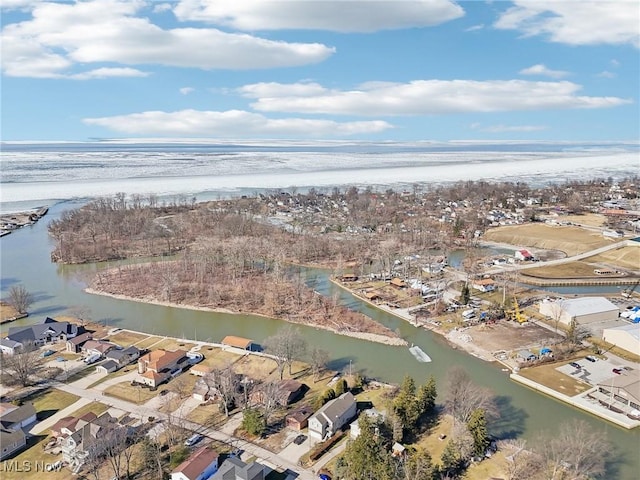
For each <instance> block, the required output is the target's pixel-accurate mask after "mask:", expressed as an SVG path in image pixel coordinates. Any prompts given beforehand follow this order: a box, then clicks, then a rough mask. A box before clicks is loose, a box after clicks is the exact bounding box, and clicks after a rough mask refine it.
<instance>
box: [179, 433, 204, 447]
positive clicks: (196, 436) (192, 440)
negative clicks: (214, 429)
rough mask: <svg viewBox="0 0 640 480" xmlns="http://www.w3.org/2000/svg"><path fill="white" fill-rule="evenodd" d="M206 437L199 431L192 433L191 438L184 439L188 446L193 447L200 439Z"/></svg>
mask: <svg viewBox="0 0 640 480" xmlns="http://www.w3.org/2000/svg"><path fill="white" fill-rule="evenodd" d="M203 438H204V436H203V435H200V434H199V433H194V434H193V435H191V436H190V437H189V438H187V439H186V440H185V441H184V445H185V446H186V447H192V446H194V445H195V444H196V443H198V442H199V441H200V440H202V439H203Z"/></svg>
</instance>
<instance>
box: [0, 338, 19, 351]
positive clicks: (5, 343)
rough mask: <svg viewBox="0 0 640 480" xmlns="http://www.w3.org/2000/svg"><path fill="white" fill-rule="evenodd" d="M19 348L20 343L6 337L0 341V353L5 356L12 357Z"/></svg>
mask: <svg viewBox="0 0 640 480" xmlns="http://www.w3.org/2000/svg"><path fill="white" fill-rule="evenodd" d="M20 348H22V343H20V342H16V341H15V340H10V339H8V338H6V337H5V338H2V339H0V352H2V353H4V354H5V355H13V354H14V353H16V351H18V349H20Z"/></svg>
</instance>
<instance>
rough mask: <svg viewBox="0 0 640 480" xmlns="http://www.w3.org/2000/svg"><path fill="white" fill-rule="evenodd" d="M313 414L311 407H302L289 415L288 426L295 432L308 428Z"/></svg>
mask: <svg viewBox="0 0 640 480" xmlns="http://www.w3.org/2000/svg"><path fill="white" fill-rule="evenodd" d="M312 414H313V410H312V409H311V407H301V408H298V409H297V410H294V411H293V412H291V413H290V414H289V415H287V419H286V424H287V427H288V428H291V429H293V430H302V429H303V428H306V426H307V421H308V420H309V417H310V416H311V415H312Z"/></svg>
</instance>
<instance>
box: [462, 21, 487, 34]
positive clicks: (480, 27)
mask: <svg viewBox="0 0 640 480" xmlns="http://www.w3.org/2000/svg"><path fill="white" fill-rule="evenodd" d="M483 28H484V24H482V23H481V24H479V25H473V26H472V27H469V28H467V29H466V30H465V32H475V31H478V30H482V29H483Z"/></svg>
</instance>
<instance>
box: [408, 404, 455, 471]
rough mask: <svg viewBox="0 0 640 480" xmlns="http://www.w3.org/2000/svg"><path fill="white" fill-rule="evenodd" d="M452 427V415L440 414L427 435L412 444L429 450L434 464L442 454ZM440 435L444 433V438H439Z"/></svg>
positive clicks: (437, 462) (438, 461)
mask: <svg viewBox="0 0 640 480" xmlns="http://www.w3.org/2000/svg"><path fill="white" fill-rule="evenodd" d="M452 428H453V417H451V416H450V415H441V416H440V417H439V419H438V423H437V424H436V425H434V427H433V428H432V429H431V432H430V433H429V435H427V436H425V437H423V438H421V439H420V440H419V441H418V442H417V443H416V444H415V445H414V446H415V447H416V448H418V447H419V448H422V449H424V450H426V451H427V452H429V454H430V455H431V458H432V459H433V463H434V465H435V464H439V463H440V457H441V456H442V452H443V451H444V447H445V446H446V445H447V441H448V440H449V437H450V435H451V429H452ZM440 435H446V438H445V439H444V440H440Z"/></svg>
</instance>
